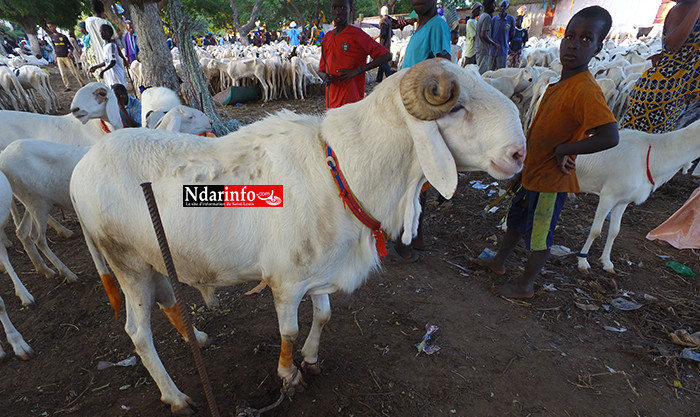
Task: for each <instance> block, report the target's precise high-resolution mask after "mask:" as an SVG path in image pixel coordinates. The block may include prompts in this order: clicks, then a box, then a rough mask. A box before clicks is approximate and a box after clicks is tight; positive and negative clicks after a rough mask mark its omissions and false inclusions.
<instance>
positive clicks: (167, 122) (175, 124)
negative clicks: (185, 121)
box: [154, 113, 182, 132]
mask: <svg viewBox="0 0 700 417" xmlns="http://www.w3.org/2000/svg"><path fill="white" fill-rule="evenodd" d="M181 123H182V116H180V115H175V117H173V115H170V116H168V114H167V113H166V114H165V116H163V117H162V118H161V119H160V120H159V121H158V123H156V127H154V129H161V130H170V131H171V132H179V131H180V124H181Z"/></svg>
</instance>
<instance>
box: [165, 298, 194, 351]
mask: <svg viewBox="0 0 700 417" xmlns="http://www.w3.org/2000/svg"><path fill="white" fill-rule="evenodd" d="M161 310H163V313H165V315H166V316H168V320H170V323H171V324H172V325H173V326H174V327H175V328H176V329H177V331H178V332H180V334H181V335H182V338H183V339H185V342H187V341H188V339H187V331H186V330H185V322H184V321H183V320H182V315H181V314H180V308H179V307H178V306H177V303H175V305H174V306H172V307H170V308H161Z"/></svg>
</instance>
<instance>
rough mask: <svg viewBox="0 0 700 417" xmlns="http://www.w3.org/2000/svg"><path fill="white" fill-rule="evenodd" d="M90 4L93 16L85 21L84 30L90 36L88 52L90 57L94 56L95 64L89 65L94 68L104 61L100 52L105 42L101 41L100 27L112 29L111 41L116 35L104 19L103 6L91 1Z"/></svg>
mask: <svg viewBox="0 0 700 417" xmlns="http://www.w3.org/2000/svg"><path fill="white" fill-rule="evenodd" d="M90 4H91V5H92V11H93V13H94V16H90V17H88V18H87V19H85V29H86V31H87V32H88V33H89V34H90V50H91V51H92V55H94V56H95V62H94V63H91V65H92V66H94V65H96V64H99V63H101V62H103V61H104V60H105V57H104V55H103V54H102V51H103V50H104V46H105V43H106V41H105V40H104V39H102V36H101V35H100V33H101V30H102V29H101V28H102V26H103V25H109V27H111V28H112V33H113V34H114V35H112V36H113V39H112V40H116V38H117V35H116V31H115V30H114V26H112V24H111V23H109V20H107V19H105V6H104V4H103V3H102V1H100V0H91V1H90ZM120 53H121V52H120Z"/></svg>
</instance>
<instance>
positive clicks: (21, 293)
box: [0, 173, 34, 352]
mask: <svg viewBox="0 0 700 417" xmlns="http://www.w3.org/2000/svg"><path fill="white" fill-rule="evenodd" d="M12 204H13V202H12V188H11V187H10V183H9V182H8V180H7V178H6V177H5V176H4V175H3V174H2V173H0V264H2V267H3V268H4V269H5V272H7V274H8V275H9V276H10V279H12V284H13V285H14V287H15V294H16V295H17V297H19V299H20V301H22V305H25V306H26V305H29V304H34V297H32V295H31V294H30V293H29V291H28V290H27V288H26V287H25V286H24V284H22V281H20V279H19V277H18V276H17V274H16V273H15V270H14V269H13V268H12V264H10V258H9V257H8V256H7V249H6V248H5V247H6V246H9V244H10V243H9V242H10V241H9V240H8V239H7V236H5V231H4V230H5V225H6V224H7V220H9V218H10V211H11V207H12ZM2 307H3V309H4V304H3V306H2ZM3 324H5V323H3ZM10 326H11V324H10ZM5 331H6V332H7V331H8V329H7V327H5ZM9 338H10V336H9V335H8V339H9ZM21 338H22V336H20V339H21ZM13 347H14V344H13ZM15 351H16V350H15ZM0 352H2V349H0Z"/></svg>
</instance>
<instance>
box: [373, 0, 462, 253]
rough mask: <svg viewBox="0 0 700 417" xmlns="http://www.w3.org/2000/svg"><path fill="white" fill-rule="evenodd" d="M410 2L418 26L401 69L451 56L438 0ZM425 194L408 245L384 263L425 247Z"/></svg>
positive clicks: (447, 29) (400, 245)
mask: <svg viewBox="0 0 700 417" xmlns="http://www.w3.org/2000/svg"><path fill="white" fill-rule="evenodd" d="M411 6H413V10H415V12H416V14H417V15H418V29H416V33H414V34H413V36H411V40H410V41H409V42H408V46H407V47H406V52H405V54H404V59H403V66H402V67H401V68H402V69H405V68H410V67H412V66H413V65H416V64H417V63H419V62H422V61H425V60H426V59H430V58H445V59H447V60H448V61H449V60H451V59H452V57H451V55H450V50H451V48H452V45H451V42H450V27H449V26H448V25H447V22H446V21H445V19H443V18H442V16H440V15H439V14H438V12H437V0H411ZM425 202H426V198H425V194H424V193H421V196H420V204H421V207H422V209H421V214H420V218H419V220H418V231H417V232H416V236H415V237H414V238H413V241H411V244H410V245H404V244H403V243H402V242H401V240H398V241H397V242H395V243H394V247H393V248H390V249H389V251H388V254H387V256H386V257H385V258H384V263H385V264H396V263H409V262H415V261H417V260H418V254H417V253H416V250H427V249H428V247H427V245H426V244H425V241H424V240H423V217H424V215H425Z"/></svg>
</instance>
